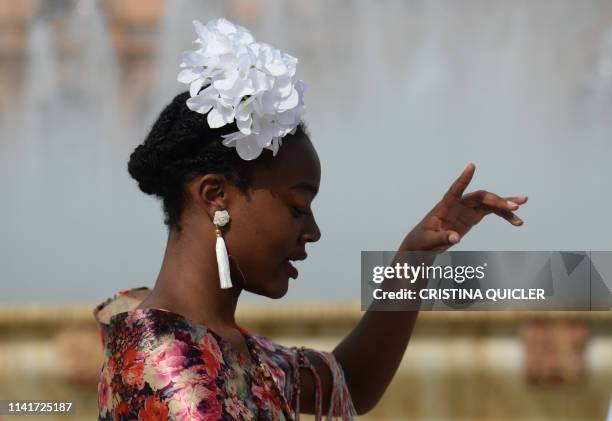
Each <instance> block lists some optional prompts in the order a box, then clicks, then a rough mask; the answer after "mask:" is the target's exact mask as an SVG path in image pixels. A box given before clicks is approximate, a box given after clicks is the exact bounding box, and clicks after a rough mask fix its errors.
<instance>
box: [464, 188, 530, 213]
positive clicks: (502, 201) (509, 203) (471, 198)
mask: <svg viewBox="0 0 612 421" xmlns="http://www.w3.org/2000/svg"><path fill="white" fill-rule="evenodd" d="M463 201H464V203H466V204H468V205H469V206H472V207H476V206H481V205H484V206H487V207H489V208H491V209H499V210H510V211H513V210H517V209H518V208H519V206H520V205H522V204H524V203H525V202H526V201H527V196H512V197H500V196H498V195H496V194H495V193H491V192H488V191H486V190H477V191H474V192H472V193H468V194H466V195H465V196H463Z"/></svg>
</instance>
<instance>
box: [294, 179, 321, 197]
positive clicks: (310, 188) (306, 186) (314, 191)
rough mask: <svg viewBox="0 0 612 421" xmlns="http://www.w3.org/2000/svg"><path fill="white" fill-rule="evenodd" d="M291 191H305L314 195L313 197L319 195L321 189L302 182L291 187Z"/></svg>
mask: <svg viewBox="0 0 612 421" xmlns="http://www.w3.org/2000/svg"><path fill="white" fill-rule="evenodd" d="M291 189H300V190H305V191H307V192H309V193H312V195H313V196H316V195H317V193H319V189H318V188H316V187H315V186H313V185H312V184H310V183H305V182H300V183H296V184H294V185H293V186H291Z"/></svg>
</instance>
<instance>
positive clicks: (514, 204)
mask: <svg viewBox="0 0 612 421" xmlns="http://www.w3.org/2000/svg"><path fill="white" fill-rule="evenodd" d="M506 203H508V206H511V207H513V208H516V207H518V205H517V204H516V203H514V202H513V201H511V200H508V201H507V202H506Z"/></svg>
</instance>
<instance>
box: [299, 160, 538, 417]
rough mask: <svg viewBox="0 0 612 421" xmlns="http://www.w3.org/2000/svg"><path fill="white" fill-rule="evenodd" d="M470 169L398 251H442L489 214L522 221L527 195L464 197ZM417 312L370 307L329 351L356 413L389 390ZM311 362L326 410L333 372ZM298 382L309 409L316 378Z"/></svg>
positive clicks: (303, 402)
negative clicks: (518, 213) (517, 212)
mask: <svg viewBox="0 0 612 421" xmlns="http://www.w3.org/2000/svg"><path fill="white" fill-rule="evenodd" d="M474 170H475V166H474V165H473V164H469V165H468V166H467V167H466V169H465V170H464V171H463V173H462V174H461V175H460V176H459V178H457V180H455V182H454V183H453V184H452V185H451V187H450V189H449V190H448V191H447V192H446V194H445V195H444V197H443V198H442V200H441V201H440V202H439V203H438V204H436V206H435V207H434V208H433V209H432V210H431V211H430V212H429V213H428V214H427V215H426V216H425V218H423V220H422V221H421V222H420V223H419V224H418V225H417V226H416V227H415V228H414V229H413V230H412V231H411V232H410V233H409V234H408V235H407V236H406V237H405V238H404V240H403V241H402V244H401V246H400V247H399V251H400V252H403V251H417V250H425V251H435V252H442V251H445V250H447V249H448V248H449V247H451V246H452V245H454V244H456V243H457V242H458V241H459V239H460V238H462V237H463V235H465V234H466V233H467V232H468V231H469V230H470V229H471V228H472V227H473V226H474V225H476V224H477V223H478V222H480V220H481V219H482V218H483V217H484V216H486V215H487V214H489V213H494V214H496V215H498V216H500V217H503V218H504V219H506V220H507V221H508V222H510V223H511V224H512V225H515V226H520V225H522V223H523V222H522V220H521V219H519V218H518V217H517V216H516V215H514V213H513V212H512V211H513V210H517V209H518V208H519V204H524V203H525V202H526V201H527V197H526V196H522V197H507V198H502V197H499V196H497V195H495V194H493V193H490V192H487V191H484V190H478V191H475V192H472V193H468V194H465V195H463V192H464V191H465V189H466V187H467V186H468V184H469V183H470V181H471V179H472V176H473V174H474ZM430 256H431V254H430ZM425 263H427V262H425ZM424 283H426V280H420V284H419V282H417V287H422V286H423V284H424ZM371 308H372V307H370V309H371ZM417 316H418V310H416V311H372V310H368V311H366V313H365V314H364V315H363V317H362V318H361V320H360V321H359V323H357V325H356V326H355V327H354V328H353V329H352V331H351V332H350V333H349V334H348V335H347V336H346V338H344V339H343V340H342V341H341V342H340V343H339V344H338V346H337V347H336V348H335V349H334V351H333V354H334V356H335V357H336V359H337V361H338V362H339V363H340V365H341V366H342V369H343V371H344V375H345V378H346V382H347V385H348V389H349V391H350V394H351V397H352V400H353V404H354V405H355V409H356V410H357V413H358V414H363V413H366V412H368V411H370V410H371V409H372V408H374V406H375V405H376V404H377V403H378V401H379V400H380V398H381V396H382V395H383V393H384V392H385V390H386V389H387V387H388V385H389V383H390V382H391V380H392V379H393V376H394V375H395V372H396V371H397V368H398V366H399V364H400V362H401V360H402V357H403V355H404V352H405V350H406V346H407V345H408V341H409V340H410V336H411V335H412V331H413V329H414V325H415V322H416V319H417ZM313 363H314V364H315V366H316V368H317V372H318V373H319V374H320V377H321V382H322V386H323V391H324V393H323V397H324V399H323V409H324V411H327V408H328V407H329V395H330V392H331V388H332V384H331V375H330V373H329V370H328V369H327V367H326V365H325V364H324V363H323V362H321V361H313ZM302 386H303V387H302V389H301V390H302V393H303V395H302V399H301V400H300V402H301V405H302V407H303V408H304V409H306V408H308V409H312V408H314V393H313V392H314V379H313V378H311V376H309V375H308V374H305V378H304V382H303V385H302ZM308 412H309V413H312V412H311V411H308Z"/></svg>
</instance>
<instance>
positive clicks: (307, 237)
mask: <svg viewBox="0 0 612 421" xmlns="http://www.w3.org/2000/svg"><path fill="white" fill-rule="evenodd" d="M303 237H304V241H305V242H307V243H314V242H316V241H319V239H320V238H321V230H320V229H319V226H318V225H317V222H316V221H315V219H314V216H313V217H312V218H311V222H310V224H309V225H308V227H306V229H305V231H304V235H303Z"/></svg>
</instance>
